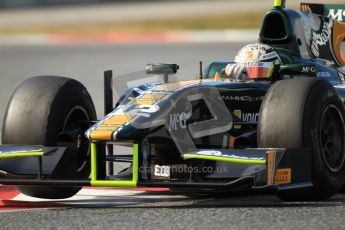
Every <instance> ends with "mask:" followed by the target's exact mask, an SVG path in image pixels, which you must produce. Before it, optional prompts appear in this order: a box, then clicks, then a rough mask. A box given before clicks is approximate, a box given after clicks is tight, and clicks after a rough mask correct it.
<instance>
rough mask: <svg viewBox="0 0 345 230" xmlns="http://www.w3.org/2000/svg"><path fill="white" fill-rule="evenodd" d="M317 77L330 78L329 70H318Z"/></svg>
mask: <svg viewBox="0 0 345 230" xmlns="http://www.w3.org/2000/svg"><path fill="white" fill-rule="evenodd" d="M317 77H320V78H331V77H332V74H331V73H330V72H318V73H317Z"/></svg>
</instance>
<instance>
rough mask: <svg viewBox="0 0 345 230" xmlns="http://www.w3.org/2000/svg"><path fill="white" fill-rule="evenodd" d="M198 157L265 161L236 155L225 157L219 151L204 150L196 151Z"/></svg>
mask: <svg viewBox="0 0 345 230" xmlns="http://www.w3.org/2000/svg"><path fill="white" fill-rule="evenodd" d="M197 154H198V155H205V156H215V157H226V158H233V159H240V160H265V158H263V157H247V156H238V155H234V154H231V155H226V154H223V153H222V152H221V151H216V150H205V151H198V152H197Z"/></svg>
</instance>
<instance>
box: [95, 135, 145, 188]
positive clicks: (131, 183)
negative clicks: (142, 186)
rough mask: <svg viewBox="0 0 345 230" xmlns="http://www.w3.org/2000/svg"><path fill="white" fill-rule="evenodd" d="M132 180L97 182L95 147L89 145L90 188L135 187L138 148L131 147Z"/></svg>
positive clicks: (137, 168) (136, 146)
mask: <svg viewBox="0 0 345 230" xmlns="http://www.w3.org/2000/svg"><path fill="white" fill-rule="evenodd" d="M132 172H133V175H132V180H129V181H126V180H97V145H96V143H94V142H93V143H91V182H90V184H91V186H98V187H100V186H101V187H102V186H109V187H136V186H137V183H138V178H139V146H138V144H134V145H133V163H132Z"/></svg>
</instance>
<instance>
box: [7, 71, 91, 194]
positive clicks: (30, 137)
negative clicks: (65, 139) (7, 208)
mask: <svg viewBox="0 0 345 230" xmlns="http://www.w3.org/2000/svg"><path fill="white" fill-rule="evenodd" d="M90 120H96V112H95V108H94V104H93V102H92V99H91V97H90V95H89V93H88V92H87V90H86V88H85V87H84V86H83V85H82V84H81V83H80V82H78V81H76V80H73V79H69V78H65V77H53V76H42V77H33V78H29V79H27V80H26V81H24V82H23V83H22V84H21V85H20V86H19V87H18V88H17V89H16V90H15V92H14V93H13V95H12V97H11V100H10V102H9V104H8V107H7V110H6V113H5V118H4V123H3V132H2V143H3V144H15V145H44V146H58V141H59V140H58V139H59V135H61V134H62V133H66V134H68V133H70V134H73V139H72V140H69V141H71V143H73V144H72V145H73V147H72V148H69V152H67V153H66V154H75V155H76V156H77V157H76V158H77V159H76V162H77V163H76V164H77V165H76V166H75V165H71V163H70V162H69V161H63V162H62V163H61V164H60V163H59V166H58V167H59V170H56V173H54V175H51V176H52V178H54V179H87V178H88V177H89V175H90V165H89V164H90V160H89V157H90V154H89V144H88V141H87V140H86V139H85V137H84V132H85V129H86V128H87V126H85V125H82V124H83V121H90ZM70 151H73V152H70ZM72 167H73V168H75V167H76V168H77V175H64V174H66V173H64V172H67V171H68V169H69V168H72ZM66 177H67V178H66ZM18 189H19V190H20V191H21V192H22V193H24V194H26V195H29V196H33V197H39V198H49V199H61V198H67V197H71V196H73V195H75V194H76V193H77V192H78V191H79V190H80V189H81V187H47V186H18Z"/></svg>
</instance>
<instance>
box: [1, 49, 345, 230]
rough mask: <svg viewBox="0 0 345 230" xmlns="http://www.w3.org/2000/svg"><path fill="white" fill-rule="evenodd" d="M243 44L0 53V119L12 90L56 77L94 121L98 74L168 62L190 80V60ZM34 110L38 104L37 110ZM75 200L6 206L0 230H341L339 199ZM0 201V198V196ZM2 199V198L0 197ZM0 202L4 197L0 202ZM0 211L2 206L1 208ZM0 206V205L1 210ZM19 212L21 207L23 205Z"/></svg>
mask: <svg viewBox="0 0 345 230" xmlns="http://www.w3.org/2000/svg"><path fill="white" fill-rule="evenodd" d="M241 46H243V44H240V43H236V44H228V43H222V44H215V43H208V44H204V43H188V44H183V43H175V44H166V43H161V44H122V45H120V44H111V45H109V44H108V45H73V46H69V45H64V46H57V45H55V46H46V45H44V46H43V45H42V46H24V45H23V46H2V47H0V54H1V55H0V79H1V81H0V112H1V115H0V117H1V119H2V116H3V113H4V110H5V107H6V104H7V102H8V100H9V98H10V95H11V93H12V92H13V90H14V89H15V87H16V86H17V85H18V84H19V83H20V82H21V81H22V80H24V79H26V78H28V77H30V76H35V75H63V76H69V77H73V78H76V79H78V80H80V81H81V82H83V83H84V84H85V86H86V87H87V88H88V89H89V91H90V93H91V95H92V97H93V98H94V101H95V104H96V107H97V110H98V115H99V117H100V116H101V115H102V111H103V108H102V97H103V91H102V85H103V82H102V72H103V70H105V69H114V70H115V71H116V73H119V74H123V73H127V72H131V71H134V70H140V69H143V67H144V65H145V64H146V63H149V62H176V63H179V64H180V65H181V71H180V74H179V75H181V76H183V77H184V78H195V76H196V75H197V73H198V68H199V67H198V62H199V61H204V62H205V63H207V62H209V61H211V60H223V59H232V58H233V57H234V55H235V53H236V51H237V50H238V49H239V48H240V47H241ZM37 106H39V105H37ZM87 191H88V192H89V194H88V195H87V194H84V195H83V194H80V195H79V197H81V199H82V200H77V199H76V198H72V199H71V200H69V201H48V202H44V201H36V202H34V203H30V204H31V206H32V204H36V208H29V209H28V208H27V207H26V206H27V204H22V206H21V205H20V200H23V199H24V201H25V198H21V199H19V201H18V202H19V204H18V203H16V204H13V203H9V204H8V205H7V208H6V207H5V208H3V207H2V208H1V207H0V229H244V230H247V229H268V230H269V229H293V230H296V229H336V230H338V229H344V228H345V227H344V226H345V221H344V215H345V196H344V195H340V194H338V195H336V196H335V197H333V198H332V199H330V200H327V201H324V202H312V203H283V202H281V201H280V200H279V199H278V198H276V197H275V196H274V195H269V194H266V195H265V194H261V195H259V196H253V195H248V194H242V196H230V197H207V196H198V197H193V198H191V197H189V196H183V195H181V194H176V193H171V192H167V191H158V192H157V191H156V192H141V193H139V194H137V193H126V192H124V193H121V192H119V191H118V190H107V191H105V192H103V193H100V195H92V194H93V192H92V191H93V190H87ZM0 198H1V193H0ZM2 198H4V197H2ZM5 198H6V197H5ZM5 204H6V203H5ZM2 206H4V205H2ZM5 206H6V205H5ZM24 206H25V207H24Z"/></svg>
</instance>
